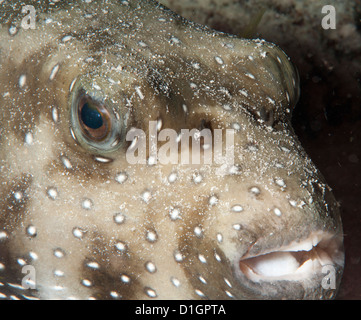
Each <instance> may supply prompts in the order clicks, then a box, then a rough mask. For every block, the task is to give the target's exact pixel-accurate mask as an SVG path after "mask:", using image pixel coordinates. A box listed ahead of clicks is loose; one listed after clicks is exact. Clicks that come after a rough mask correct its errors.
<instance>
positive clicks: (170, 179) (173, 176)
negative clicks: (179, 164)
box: [168, 172, 178, 183]
mask: <svg viewBox="0 0 361 320" xmlns="http://www.w3.org/2000/svg"><path fill="white" fill-rule="evenodd" d="M177 179H178V174H177V173H176V172H172V173H171V174H170V175H169V176H168V182H169V183H173V182H175V181H176V180H177Z"/></svg>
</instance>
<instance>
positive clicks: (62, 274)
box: [54, 270, 65, 277]
mask: <svg viewBox="0 0 361 320" xmlns="http://www.w3.org/2000/svg"><path fill="white" fill-rule="evenodd" d="M64 275H65V273H64V271H61V270H54V276H56V277H64Z"/></svg>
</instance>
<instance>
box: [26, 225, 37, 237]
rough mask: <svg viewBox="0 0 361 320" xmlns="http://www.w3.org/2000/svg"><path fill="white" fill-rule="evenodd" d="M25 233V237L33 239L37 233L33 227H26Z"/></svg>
mask: <svg viewBox="0 0 361 320" xmlns="http://www.w3.org/2000/svg"><path fill="white" fill-rule="evenodd" d="M26 233H27V235H28V236H30V237H35V236H36V233H37V230H36V227H35V226H32V225H30V226H28V227H27V228H26Z"/></svg>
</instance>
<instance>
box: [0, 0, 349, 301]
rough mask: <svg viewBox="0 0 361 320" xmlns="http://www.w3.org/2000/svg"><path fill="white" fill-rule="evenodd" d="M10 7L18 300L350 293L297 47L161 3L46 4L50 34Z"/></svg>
mask: <svg viewBox="0 0 361 320" xmlns="http://www.w3.org/2000/svg"><path fill="white" fill-rule="evenodd" d="M1 5H3V6H5V9H6V10H4V12H5V14H4V15H3V16H2V18H1V20H0V22H1V29H0V33H1V40H0V83H1V86H0V106H1V110H2V112H1V115H0V122H1V129H0V130H1V136H0V161H1V170H0V179H1V189H0V194H1V198H0V209H1V214H0V279H1V280H0V281H1V283H2V286H1V287H0V294H1V295H2V297H5V298H6V297H10V298H11V297H13V298H14V297H15V298H16V297H17V298H40V299H56V298H59V299H65V298H79V299H88V298H95V299H120V298H122V299H153V298H159V299H201V298H208V299H257V298H290V299H291V298H292V299H293V298H294V299H300V298H306V299H309V298H331V297H334V295H335V292H336V290H335V288H333V287H332V288H331V289H330V283H329V282H330V281H328V282H327V281H325V277H326V276H327V274H328V273H327V270H328V271H329V274H330V279H331V276H333V278H332V279H333V280H334V284H335V287H338V284H339V282H340V279H341V274H342V270H343V248H342V225H341V220H340V213H339V207H338V204H337V202H336V200H335V198H334V196H333V195H332V193H331V188H330V187H329V186H328V185H327V183H326V182H325V180H324V178H323V177H322V175H321V173H320V172H319V171H318V170H317V168H316V167H315V165H314V164H313V162H312V161H311V159H310V158H309V157H308V156H307V154H306V153H305V151H304V150H303V149H302V147H301V145H300V143H299V141H298V140H297V137H296V136H295V134H294V132H293V130H292V127H291V114H292V110H293V108H294V106H295V104H296V103H297V100H298V96H299V80H298V75H297V71H296V70H295V68H294V66H293V65H292V63H291V62H290V61H289V58H288V57H287V56H286V55H285V53H284V52H283V51H282V50H281V49H280V48H278V47H277V46H275V45H274V44H271V43H268V42H265V41H263V40H245V39H239V38H237V37H235V36H231V35H228V34H224V33H220V32H215V31H213V30H210V29H208V28H206V27H203V26H199V25H196V24H194V23H192V22H189V21H186V20H184V19H182V18H181V17H179V16H177V15H176V14H174V13H173V12H171V11H169V10H168V9H166V8H165V7H163V6H160V5H159V4H157V3H156V2H153V1H97V2H95V1H74V2H73V3H71V4H62V3H58V2H52V5H51V6H45V7H43V6H42V3H41V2H40V1H39V2H36V4H35V9H36V13H37V20H36V21H37V22H36V28H35V29H31V28H29V29H24V28H21V27H20V22H21V19H20V18H19V17H18V16H17V15H16V16H15V17H14V16H13V15H12V13H13V11H14V10H15V8H16V9H17V10H20V8H21V7H22V6H23V5H24V3H23V1H15V2H14V3H12V4H8V3H5V4H4V3H2V4H1ZM14 30H15V31H14ZM29 266H30V267H32V268H33V271H34V274H33V276H34V278H30V280H29V278H26V276H25V275H24V273H23V272H24V268H25V267H29ZM325 268H326V269H327V270H326V269H325ZM325 270H326V271H325ZM330 270H331V271H332V272H331V271H330ZM24 277H25V278H26V279H27V280H28V281H25V282H24V281H23V282H22V280H24ZM26 279H25V280H26ZM32 279H33V280H32ZM327 279H328V278H327ZM327 279H326V280H327ZM332 279H331V280H332ZM31 280H32V281H31Z"/></svg>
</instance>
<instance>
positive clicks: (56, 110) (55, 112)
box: [51, 106, 59, 123]
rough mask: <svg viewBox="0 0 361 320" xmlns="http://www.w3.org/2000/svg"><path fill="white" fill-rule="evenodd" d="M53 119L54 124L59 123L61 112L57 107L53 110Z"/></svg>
mask: <svg viewBox="0 0 361 320" xmlns="http://www.w3.org/2000/svg"><path fill="white" fill-rule="evenodd" d="M51 117H52V118H53V121H54V123H57V122H58V121H59V112H58V108H57V107H55V106H54V107H52V108H51Z"/></svg>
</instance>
